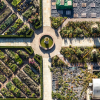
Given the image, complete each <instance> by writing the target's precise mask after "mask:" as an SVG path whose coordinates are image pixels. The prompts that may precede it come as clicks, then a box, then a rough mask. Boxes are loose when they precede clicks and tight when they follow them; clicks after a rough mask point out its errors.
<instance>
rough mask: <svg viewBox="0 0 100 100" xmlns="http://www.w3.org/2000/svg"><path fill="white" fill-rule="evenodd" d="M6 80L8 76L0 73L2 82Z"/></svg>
mask: <svg viewBox="0 0 100 100" xmlns="http://www.w3.org/2000/svg"><path fill="white" fill-rule="evenodd" d="M6 80H7V79H6V77H5V76H4V75H3V74H2V73H0V82H1V83H4V82H5V81H6Z"/></svg>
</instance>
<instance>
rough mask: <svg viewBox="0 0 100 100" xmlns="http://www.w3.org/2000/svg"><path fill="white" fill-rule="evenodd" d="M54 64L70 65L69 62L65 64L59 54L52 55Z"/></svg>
mask: <svg viewBox="0 0 100 100" xmlns="http://www.w3.org/2000/svg"><path fill="white" fill-rule="evenodd" d="M52 65H53V66H56V67H57V66H58V67H59V66H68V65H67V64H65V63H64V62H63V61H62V60H61V59H60V58H59V57H58V56H57V55H56V56H54V57H52Z"/></svg>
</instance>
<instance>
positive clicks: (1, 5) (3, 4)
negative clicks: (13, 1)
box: [0, 1, 6, 11]
mask: <svg viewBox="0 0 100 100" xmlns="http://www.w3.org/2000/svg"><path fill="white" fill-rule="evenodd" d="M5 7H6V5H5V3H4V2H3V1H2V2H1V3H0V11H1V10H3V9H4V8H5Z"/></svg>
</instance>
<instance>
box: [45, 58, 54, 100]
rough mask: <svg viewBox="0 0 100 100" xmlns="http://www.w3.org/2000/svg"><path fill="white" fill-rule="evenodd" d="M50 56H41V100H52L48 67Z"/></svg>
mask: <svg viewBox="0 0 100 100" xmlns="http://www.w3.org/2000/svg"><path fill="white" fill-rule="evenodd" d="M49 66H51V59H50V58H43V100H52V96H51V93H52V79H51V78H52V77H51V72H50V69H49Z"/></svg>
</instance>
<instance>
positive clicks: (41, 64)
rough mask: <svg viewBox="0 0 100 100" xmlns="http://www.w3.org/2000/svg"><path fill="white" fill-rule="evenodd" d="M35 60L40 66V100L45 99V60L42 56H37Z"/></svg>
mask: <svg viewBox="0 0 100 100" xmlns="http://www.w3.org/2000/svg"><path fill="white" fill-rule="evenodd" d="M34 59H35V60H36V61H37V62H38V63H39V64H40V84H41V97H40V100H42V99H43V61H42V60H43V59H42V56H40V55H38V54H36V55H35V56H34Z"/></svg>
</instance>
